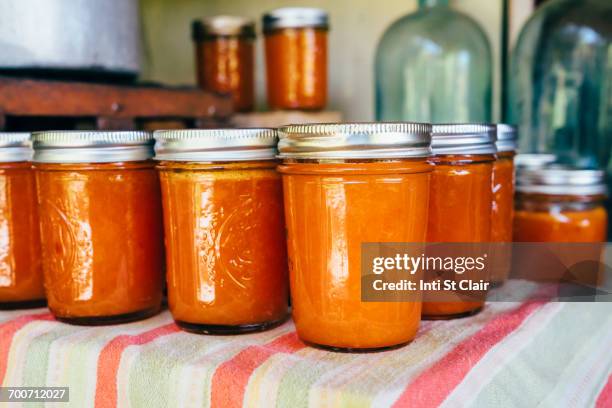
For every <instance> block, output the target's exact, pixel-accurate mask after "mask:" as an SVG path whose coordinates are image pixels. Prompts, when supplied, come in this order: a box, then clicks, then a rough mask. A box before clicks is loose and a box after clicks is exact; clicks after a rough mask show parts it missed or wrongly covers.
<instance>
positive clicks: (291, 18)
mask: <svg viewBox="0 0 612 408" xmlns="http://www.w3.org/2000/svg"><path fill="white" fill-rule="evenodd" d="M305 27H312V28H321V29H325V30H328V29H329V16H328V15H327V13H326V12H325V10H321V9H318V8H312V7H283V8H278V9H276V10H272V11H270V12H268V13H266V14H264V16H263V31H264V33H268V32H270V31H273V30H277V29H280V28H305Z"/></svg>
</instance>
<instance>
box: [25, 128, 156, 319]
mask: <svg viewBox="0 0 612 408" xmlns="http://www.w3.org/2000/svg"><path fill="white" fill-rule="evenodd" d="M32 138H33V142H34V159H33V160H34V163H35V165H34V168H35V172H36V182H37V188H38V203H39V210H40V231H41V246H42V260H43V273H44V278H45V289H46V294H47V300H48V304H49V309H51V312H52V313H53V314H54V315H55V317H56V318H57V319H59V320H62V321H66V322H68V323H74V324H86V325H98V324H111V323H119V322H126V321H132V320H137V319H142V318H145V317H147V316H151V315H153V314H155V313H157V312H158V311H159V309H160V306H161V299H162V282H163V257H164V255H163V235H162V234H163V228H162V218H161V217H162V213H161V199H160V191H159V179H158V177H157V172H156V171H155V166H154V162H153V161H152V160H151V158H152V156H153V138H152V135H151V134H149V133H147V132H139V131H125V132H104V131H49V132H38V133H34V134H33V136H32Z"/></svg>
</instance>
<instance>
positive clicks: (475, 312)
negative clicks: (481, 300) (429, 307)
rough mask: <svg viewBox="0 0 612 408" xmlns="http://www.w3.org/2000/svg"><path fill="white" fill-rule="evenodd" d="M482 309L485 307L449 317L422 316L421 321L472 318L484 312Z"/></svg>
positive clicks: (449, 315)
mask: <svg viewBox="0 0 612 408" xmlns="http://www.w3.org/2000/svg"><path fill="white" fill-rule="evenodd" d="M482 309H484V306H481V307H479V308H476V309H473V310H468V311H466V312H461V313H455V314H448V315H425V314H424V315H422V316H421V319H422V320H452V319H462V318H464V317H470V316H474V315H477V314H478V313H480V312H481V311H482Z"/></svg>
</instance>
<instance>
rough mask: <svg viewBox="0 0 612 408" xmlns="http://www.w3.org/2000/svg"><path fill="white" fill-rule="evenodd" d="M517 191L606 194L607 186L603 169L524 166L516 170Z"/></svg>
mask: <svg viewBox="0 0 612 408" xmlns="http://www.w3.org/2000/svg"><path fill="white" fill-rule="evenodd" d="M516 191H517V192H519V193H532V194H546V195H604V194H606V193H607V187H606V182H605V174H604V172H603V171H601V170H582V169H573V168H568V167H562V166H555V167H540V168H535V167H530V168H528V167H522V168H517V171H516Z"/></svg>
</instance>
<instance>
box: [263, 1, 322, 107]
mask: <svg viewBox="0 0 612 408" xmlns="http://www.w3.org/2000/svg"><path fill="white" fill-rule="evenodd" d="M294 14H295V16H293V15H294ZM292 16H293V17H292ZM293 18H296V19H298V20H299V21H301V23H302V25H294V24H293V23H295V21H294V20H293ZM327 30H328V24H327V14H325V12H323V11H322V10H317V9H301V8H286V9H278V10H276V11H273V12H272V13H270V14H267V15H266V16H264V33H265V51H266V73H267V76H266V78H267V93H268V105H269V107H270V108H271V109H304V110H319V109H323V108H325V105H326V104H327Z"/></svg>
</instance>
